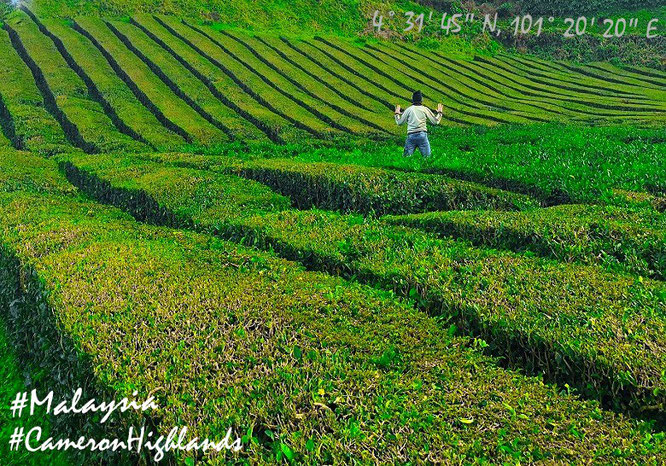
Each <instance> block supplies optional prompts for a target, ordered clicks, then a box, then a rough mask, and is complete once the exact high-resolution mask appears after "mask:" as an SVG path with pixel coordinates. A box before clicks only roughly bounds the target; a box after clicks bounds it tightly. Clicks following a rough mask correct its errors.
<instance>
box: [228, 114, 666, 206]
mask: <svg viewBox="0 0 666 466" xmlns="http://www.w3.org/2000/svg"><path fill="white" fill-rule="evenodd" d="M430 141H431V146H432V148H433V157H432V158H430V159H423V157H421V156H420V155H419V154H418V152H417V153H416V154H415V155H414V156H413V157H411V158H405V157H403V156H402V147H401V146H400V145H399V144H396V143H390V144H381V143H367V144H365V145H361V146H359V145H358V144H349V145H347V146H345V145H344V144H342V145H339V146H337V147H330V148H328V147H321V148H319V149H314V150H313V149H310V148H306V147H299V146H287V147H284V148H283V149H280V150H277V151H276V150H275V149H273V148H271V149H268V150H262V149H261V148H257V150H255V151H250V152H249V153H246V154H243V153H242V152H237V151H234V150H233V149H232V150H229V151H228V152H227V153H228V154H229V155H235V156H239V157H246V158H254V157H293V158H294V160H299V161H307V162H315V161H316V162H332V163H343V164H357V165H365V166H374V167H385V168H393V169H398V170H404V171H408V172H412V171H413V172H426V173H441V174H448V175H453V176H456V177H460V178H464V179H469V180H473V181H479V182H482V183H485V184H488V185H491V186H495V187H499V188H506V189H510V190H517V191H519V192H524V193H529V194H532V195H534V196H536V197H537V198H539V199H541V200H542V201H544V202H546V203H570V202H602V203H610V204H619V205H627V204H632V205H634V204H643V205H646V206H650V205H651V206H653V207H654V208H657V209H663V202H664V201H663V197H664V193H665V190H666V186H665V185H664V180H666V164H665V163H664V161H665V160H666V140H664V135H663V131H661V129H640V128H628V127H626V128H625V127H588V126H565V125H552V124H551V125H548V124H546V125H530V126H502V127H498V128H491V129H489V128H485V127H475V128H435V129H434V130H433V131H431V134H430Z"/></svg>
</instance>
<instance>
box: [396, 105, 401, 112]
mask: <svg viewBox="0 0 666 466" xmlns="http://www.w3.org/2000/svg"><path fill="white" fill-rule="evenodd" d="M395 113H402V112H401V110H400V105H396V106H395Z"/></svg>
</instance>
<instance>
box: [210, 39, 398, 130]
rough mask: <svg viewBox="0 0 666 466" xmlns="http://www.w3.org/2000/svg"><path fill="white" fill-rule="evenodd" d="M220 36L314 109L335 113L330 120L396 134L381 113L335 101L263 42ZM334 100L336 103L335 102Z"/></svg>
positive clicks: (300, 68)
mask: <svg viewBox="0 0 666 466" xmlns="http://www.w3.org/2000/svg"><path fill="white" fill-rule="evenodd" d="M221 34H223V35H224V36H226V37H229V38H231V39H232V40H234V41H236V42H238V43H239V44H241V45H242V46H243V47H244V48H245V49H246V50H247V51H248V52H249V53H251V54H253V55H254V56H256V57H257V59H258V60H260V61H261V62H262V63H264V64H265V65H266V66H268V67H269V68H271V69H272V70H273V71H274V72H275V73H277V74H279V75H280V76H281V77H282V78H284V79H285V80H287V81H288V82H289V83H291V84H292V85H293V86H294V87H295V88H297V89H298V90H300V91H301V92H303V93H304V94H306V95H307V96H308V97H310V98H312V99H313V102H312V105H318V108H320V109H322V111H323V110H324V109H327V107H330V108H331V109H332V110H334V111H335V112H337V114H336V113H333V112H330V111H329V112H330V113H329V114H330V118H331V119H333V121H336V120H340V119H341V118H340V115H342V116H343V118H342V120H343V121H346V122H347V123H346V124H348V125H350V126H351V127H352V128H353V129H354V131H355V132H357V133H365V132H367V131H368V130H369V129H372V130H374V131H375V132H377V133H379V134H385V135H386V134H387V133H388V131H391V130H392V131H391V132H393V133H395V132H397V127H396V125H392V126H388V125H387V124H386V122H387V119H386V115H385V114H384V115H381V114H379V115H378V114H376V113H372V112H367V111H366V110H365V109H363V108H360V107H359V106H358V105H356V104H354V103H353V102H352V103H351V104H350V103H349V102H347V101H346V99H342V100H339V99H338V98H337V97H335V96H334V95H333V94H331V92H330V90H329V89H328V88H327V87H326V86H321V85H319V84H318V83H317V81H316V80H312V79H310V78H311V75H310V74H308V73H307V72H305V71H304V70H303V68H302V67H298V66H293V65H292V64H291V63H290V62H289V61H288V60H284V58H283V57H282V55H280V53H278V52H276V51H275V50H274V49H273V48H271V47H269V46H266V45H265V43H264V42H262V41H260V40H258V39H255V38H243V37H239V36H238V35H236V34H232V33H230V32H226V31H221ZM336 101H338V102H339V103H335V102H336ZM317 102H319V104H317ZM359 124H360V126H359ZM387 126H388V128H387Z"/></svg>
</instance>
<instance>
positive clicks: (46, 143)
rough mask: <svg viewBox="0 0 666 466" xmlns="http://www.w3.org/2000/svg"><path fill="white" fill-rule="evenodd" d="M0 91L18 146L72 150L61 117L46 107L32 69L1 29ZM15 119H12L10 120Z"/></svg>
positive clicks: (41, 150) (42, 151)
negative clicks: (60, 121) (56, 116)
mask: <svg viewBox="0 0 666 466" xmlns="http://www.w3.org/2000/svg"><path fill="white" fill-rule="evenodd" d="M0 50H2V57H3V59H2V63H0V95H1V96H2V101H3V103H4V105H5V107H6V108H7V111H8V113H9V116H10V118H11V120H8V124H11V125H12V126H13V133H14V138H13V139H14V140H13V141H12V143H13V145H14V147H15V148H18V149H25V150H30V151H34V152H38V153H40V154H44V155H51V154H55V153H58V152H66V151H67V152H69V151H71V150H72V146H71V145H70V144H69V143H68V142H67V138H66V137H65V133H64V132H63V130H62V128H61V127H60V125H59V124H58V121H57V120H56V119H55V118H53V116H52V115H50V114H49V112H48V111H47V110H46V109H45V108H44V101H43V99H42V96H41V95H40V93H39V89H37V86H36V85H35V81H34V78H33V76H32V74H31V73H30V69H29V68H28V67H27V66H26V64H25V63H24V62H23V61H22V60H21V58H20V57H19V55H18V54H17V53H16V50H14V48H13V47H12V44H11V41H10V39H9V35H8V34H7V32H6V31H5V30H2V31H0ZM10 121H11V123H9V122H10Z"/></svg>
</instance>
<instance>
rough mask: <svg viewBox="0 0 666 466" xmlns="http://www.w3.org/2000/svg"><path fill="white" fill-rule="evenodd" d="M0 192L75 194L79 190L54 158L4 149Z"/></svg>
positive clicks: (0, 160) (1, 160) (0, 162)
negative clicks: (62, 172) (65, 175)
mask: <svg viewBox="0 0 666 466" xmlns="http://www.w3.org/2000/svg"><path fill="white" fill-rule="evenodd" d="M0 167H1V168H2V169H1V170H0V192H13V191H29V192H37V193H57V194H62V195H70V194H75V193H76V192H78V190H77V189H76V188H75V187H74V186H73V185H72V184H71V183H70V182H69V181H67V179H66V178H65V177H64V176H63V175H62V174H61V173H60V172H59V171H58V165H57V163H56V162H55V161H53V160H48V159H44V158H41V157H38V156H36V155H33V154H29V153H26V152H19V151H14V150H3V151H2V156H0Z"/></svg>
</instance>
